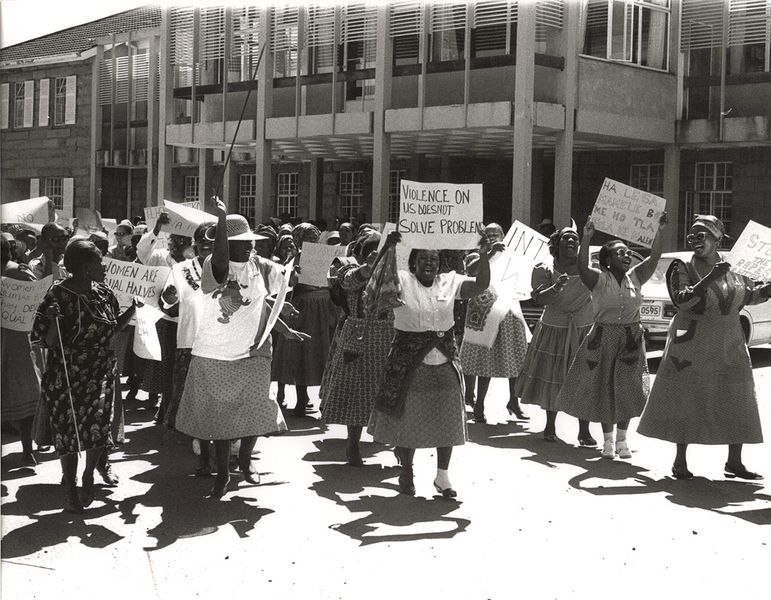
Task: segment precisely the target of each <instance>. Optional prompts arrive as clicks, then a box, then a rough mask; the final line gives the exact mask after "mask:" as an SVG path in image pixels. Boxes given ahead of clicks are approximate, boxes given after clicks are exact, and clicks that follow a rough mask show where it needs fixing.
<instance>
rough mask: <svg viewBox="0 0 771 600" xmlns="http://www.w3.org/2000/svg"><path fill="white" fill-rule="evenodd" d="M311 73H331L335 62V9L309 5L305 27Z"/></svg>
mask: <svg viewBox="0 0 771 600" xmlns="http://www.w3.org/2000/svg"><path fill="white" fill-rule="evenodd" d="M305 45H306V46H307V48H308V49H309V51H310V67H311V73H331V72H332V70H333V67H334V62H335V7H334V6H327V5H323V6H318V5H311V6H309V7H308V22H307V25H306V27H305Z"/></svg>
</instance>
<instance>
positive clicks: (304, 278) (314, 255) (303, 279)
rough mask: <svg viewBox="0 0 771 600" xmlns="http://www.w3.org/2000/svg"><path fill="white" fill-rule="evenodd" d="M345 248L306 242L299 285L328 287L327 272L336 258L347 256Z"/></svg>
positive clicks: (302, 253)
mask: <svg viewBox="0 0 771 600" xmlns="http://www.w3.org/2000/svg"><path fill="white" fill-rule="evenodd" d="M345 251H346V247H345V246H327V245H326V244H313V243H310V242H305V243H304V244H303V249H302V252H301V253H300V276H299V278H298V280H297V282H298V283H304V284H307V285H315V286H316V287H328V285H329V284H328V283H327V271H329V266H330V265H331V264H332V261H333V260H334V259H335V257H336V256H345Z"/></svg>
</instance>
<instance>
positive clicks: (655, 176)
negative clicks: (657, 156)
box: [629, 164, 664, 196]
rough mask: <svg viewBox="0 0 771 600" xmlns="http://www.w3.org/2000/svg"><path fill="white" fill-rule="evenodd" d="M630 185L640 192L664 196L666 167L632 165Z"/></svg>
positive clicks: (661, 165)
mask: <svg viewBox="0 0 771 600" xmlns="http://www.w3.org/2000/svg"><path fill="white" fill-rule="evenodd" d="M629 185H631V186H632V187H634V188H637V189H638V190H644V191H646V192H650V193H651V194H656V195H657V196H661V195H663V194H664V165H663V164H651V165H632V166H631V168H630V175H629Z"/></svg>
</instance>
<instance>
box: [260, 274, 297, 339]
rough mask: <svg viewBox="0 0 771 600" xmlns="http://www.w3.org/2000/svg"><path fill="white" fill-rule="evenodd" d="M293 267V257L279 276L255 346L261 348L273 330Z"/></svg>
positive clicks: (284, 298)
mask: <svg viewBox="0 0 771 600" xmlns="http://www.w3.org/2000/svg"><path fill="white" fill-rule="evenodd" d="M293 269H294V259H292V260H290V261H289V263H288V264H287V265H286V266H285V267H284V275H283V276H282V278H281V285H280V286H279V288H278V292H276V294H275V300H274V302H273V308H271V310H270V315H269V316H268V321H267V322H266V323H265V330H264V331H263V332H262V335H261V336H260V341H259V342H258V343H257V348H261V347H262V345H263V344H264V343H265V340H266V339H268V336H269V335H270V332H271V331H273V326H274V325H275V324H276V321H278V318H279V317H280V316H281V309H282V308H284V301H285V300H286V293H287V290H289V279H290V277H291V276H292V270H293Z"/></svg>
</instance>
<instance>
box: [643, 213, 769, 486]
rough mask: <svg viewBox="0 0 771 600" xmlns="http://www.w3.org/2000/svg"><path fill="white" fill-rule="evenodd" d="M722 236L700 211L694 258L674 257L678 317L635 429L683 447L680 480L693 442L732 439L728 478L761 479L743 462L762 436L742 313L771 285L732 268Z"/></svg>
mask: <svg viewBox="0 0 771 600" xmlns="http://www.w3.org/2000/svg"><path fill="white" fill-rule="evenodd" d="M724 235H725V227H724V225H723V223H722V221H720V220H719V219H717V218H716V217H713V216H697V217H696V220H695V221H694V222H693V225H691V229H690V232H689V233H688V235H687V236H686V241H687V242H688V244H689V245H690V247H691V250H693V255H692V256H691V259H690V260H689V261H688V264H686V263H684V262H683V261H681V260H675V261H673V262H672V264H671V265H670V267H669V270H668V271H667V287H668V289H669V294H670V296H671V298H672V302H673V303H674V304H675V306H677V314H675V316H674V318H673V319H672V322H671V323H670V326H669V333H668V335H667V345H666V347H665V349H664V355H663V357H662V358H661V366H660V367H659V370H658V372H657V373H656V380H655V382H654V384H653V388H652V389H651V394H650V397H649V398H648V404H647V405H646V406H645V411H644V412H643V415H642V417H641V419H640V425H639V427H638V428H637V430H638V431H639V433H641V434H642V435H645V436H648V437H653V438H658V439H661V440H666V441H668V442H673V443H675V444H677V453H676V454H675V462H674V464H673V465H672V475H673V476H674V477H675V478H677V479H690V478H692V477H693V473H691V472H690V471H689V470H688V462H687V460H686V452H687V450H688V444H726V445H728V460H727V461H726V464H725V473H726V475H727V476H728V477H740V478H742V479H761V476H760V475H758V474H757V473H753V472H752V471H749V470H748V469H747V468H745V466H744V463H743V462H742V445H743V444H759V443H761V442H762V441H763V434H762V432H761V426H760V415H759V414H758V403H757V400H756V397H755V382H754V381H753V375H752V364H751V362H750V355H749V352H748V351H747V342H746V340H745V338H744V333H743V331H742V326H741V322H740V320H739V313H740V311H741V310H742V308H743V307H744V306H746V305H748V304H759V303H761V302H765V301H766V300H768V297H769V294H771V284H765V285H756V284H755V283H754V282H753V281H752V280H751V279H749V278H747V277H744V276H743V275H739V274H737V273H733V272H731V271H730V268H731V265H729V264H728V263H727V262H724V261H723V258H722V257H721V255H720V252H719V251H718V248H719V245H720V240H721V239H722V238H723V236H724Z"/></svg>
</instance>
